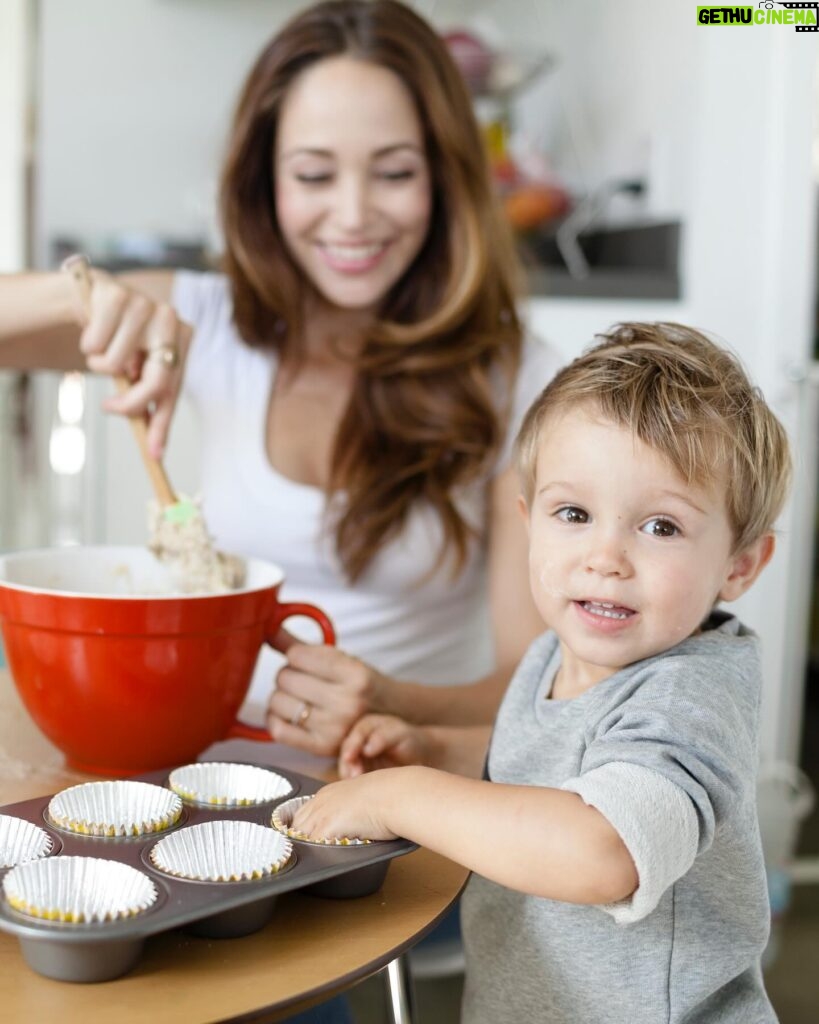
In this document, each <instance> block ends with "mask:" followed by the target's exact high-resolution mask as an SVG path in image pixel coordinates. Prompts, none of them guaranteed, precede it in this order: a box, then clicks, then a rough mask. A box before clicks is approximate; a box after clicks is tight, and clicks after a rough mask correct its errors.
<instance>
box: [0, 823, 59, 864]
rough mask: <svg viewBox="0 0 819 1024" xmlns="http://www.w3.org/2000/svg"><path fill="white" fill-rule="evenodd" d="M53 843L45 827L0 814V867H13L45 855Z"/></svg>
mask: <svg viewBox="0 0 819 1024" xmlns="http://www.w3.org/2000/svg"><path fill="white" fill-rule="evenodd" d="M53 845H54V842H53V840H52V838H51V836H50V835H49V834H48V832H46V831H45V829H42V828H38V827H37V826H36V825H32V823H31V822H30V821H24V820H23V818H15V817H13V816H12V815H10V814H0V868H13V867H15V866H16V865H17V864H26V863H28V861H32V860H39V859H40V858H41V857H46V856H48V854H49V853H50V852H51V849H52V847H53Z"/></svg>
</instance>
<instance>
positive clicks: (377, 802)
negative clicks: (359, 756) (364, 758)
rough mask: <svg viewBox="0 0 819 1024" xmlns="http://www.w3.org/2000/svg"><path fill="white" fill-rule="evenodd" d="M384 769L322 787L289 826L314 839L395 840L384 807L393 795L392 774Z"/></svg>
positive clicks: (398, 770)
mask: <svg viewBox="0 0 819 1024" xmlns="http://www.w3.org/2000/svg"><path fill="white" fill-rule="evenodd" d="M402 770H403V769H401V768H398V769H394V768H393V769H391V768H386V769H384V770H383V771H378V772H373V773H372V774H371V775H361V776H359V778H357V779H350V780H349V781H346V782H333V783H331V784H330V785H329V786H324V787H322V788H321V789H320V790H319V791H318V793H316V795H315V796H314V797H313V798H312V800H308V801H306V803H304V804H302V806H301V807H300V808H299V809H298V810H297V811H296V813H295V815H294V816H293V822H292V827H293V828H294V829H296V830H297V831H299V832H304V833H305V834H306V835H308V836H313V837H314V838H316V839H344V838H349V839H396V838H397V836H396V834H395V832H393V831H392V830H391V829H390V828H389V826H388V825H387V823H386V821H385V814H384V809H385V808H388V807H389V806H390V803H391V801H393V800H394V798H395V792H396V788H395V786H394V783H395V782H396V781H397V779H396V778H395V776H396V773H397V772H400V771H402Z"/></svg>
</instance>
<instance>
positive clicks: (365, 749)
mask: <svg viewBox="0 0 819 1024" xmlns="http://www.w3.org/2000/svg"><path fill="white" fill-rule="evenodd" d="M434 759H435V745H434V742H433V739H432V736H431V734H430V731H429V730H428V729H425V728H424V727H423V726H420V725H410V723H409V722H405V721H404V720H403V719H402V718H396V717H395V716H394V715H364V717H363V718H360V719H359V720H358V721H357V722H356V724H355V725H354V726H353V727H352V729H351V730H350V732H349V733H348V735H347V737H346V738H345V740H344V742H343V743H342V744H341V752H340V754H339V758H338V773H339V775H340V776H341V777H342V778H343V779H353V778H355V777H356V776H358V775H363V774H364V772H371V771H375V770H376V769H378V768H397V767H401V766H403V765H409V764H425V765H432V763H433V761H434Z"/></svg>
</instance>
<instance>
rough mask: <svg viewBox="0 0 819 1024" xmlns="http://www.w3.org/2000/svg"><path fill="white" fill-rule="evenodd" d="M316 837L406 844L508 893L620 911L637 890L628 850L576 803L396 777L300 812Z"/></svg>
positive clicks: (332, 793) (493, 786) (426, 776)
mask: <svg viewBox="0 0 819 1024" xmlns="http://www.w3.org/2000/svg"><path fill="white" fill-rule="evenodd" d="M294 824H295V825H296V827H297V828H298V829H300V830H301V831H304V832H307V833H308V834H313V835H317V836H344V835H361V836H365V837H370V838H384V839H387V838H393V837H395V836H403V837H404V838H406V839H410V840H412V841H413V842H416V843H418V844H420V845H421V846H426V847H427V848H428V849H431V850H434V851H435V852H436V853H440V854H442V855H443V856H445V857H448V858H449V859H450V860H454V861H456V862H457V863H459V864H463V865H464V866H465V867H467V868H469V869H470V870H472V871H475V872H477V873H478V874H481V875H483V876H484V877H485V878H488V879H490V880H492V881H494V882H498V883H499V884H500V885H505V886H507V887H508V888H510V889H518V890H520V891H522V892H527V893H530V894H532V895H534V896H542V897H547V898H549V899H557V900H564V901H567V902H572V903H590V904H605V903H615V902H617V901H619V900H623V899H625V898H627V897H628V896H630V895H631V894H632V893H633V892H634V890H635V889H636V888H637V885H638V881H639V880H638V877H637V871H636V868H635V866H634V862H633V861H632V859H631V856H630V855H629V852H628V850H627V849H626V847H625V845H624V843H623V841H622V840H621V838H620V836H619V835H618V833H617V832H616V831H615V829H614V828H613V827H612V826H611V825H610V824H609V822H608V821H607V820H606V818H604V817H603V815H602V814H601V813H600V812H599V811H597V810H595V809H594V808H593V807H589V806H587V805H586V804H585V803H584V802H583V800H582V798H581V797H580V796H578V795H577V794H576V793H571V792H567V791H564V790H559V789H547V788H542V787H535V786H508V785H501V784H498V783H491V782H483V781H478V780H477V779H467V778H463V777H461V776H457V775H450V774H448V773H446V772H442V771H438V770H436V769H431V768H426V767H417V766H412V767H405V768H390V769H385V770H383V771H377V772H373V773H372V774H370V775H363V776H361V777H360V778H357V779H353V780H351V781H349V782H341V783H336V784H334V785H331V786H327V787H325V788H324V789H322V790H320V791H319V793H317V794H316V796H315V797H314V799H312V800H310V801H309V802H308V803H307V804H305V805H304V807H303V808H301V810H300V811H299V813H298V815H297V817H296V821H295V822H294Z"/></svg>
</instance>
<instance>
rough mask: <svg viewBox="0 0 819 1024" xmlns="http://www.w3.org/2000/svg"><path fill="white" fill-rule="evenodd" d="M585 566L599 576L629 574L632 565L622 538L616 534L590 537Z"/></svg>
mask: <svg viewBox="0 0 819 1024" xmlns="http://www.w3.org/2000/svg"><path fill="white" fill-rule="evenodd" d="M586 567H587V569H588V570H589V571H590V572H594V573H597V574H598V575H599V576H630V575H631V573H632V567H631V561H630V559H629V554H628V548H627V545H626V544H625V541H624V538H623V537H620V536H618V535H616V534H614V535H598V536H596V537H594V538H592V539H591V543H590V544H589V549H588V551H587V553H586Z"/></svg>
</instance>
